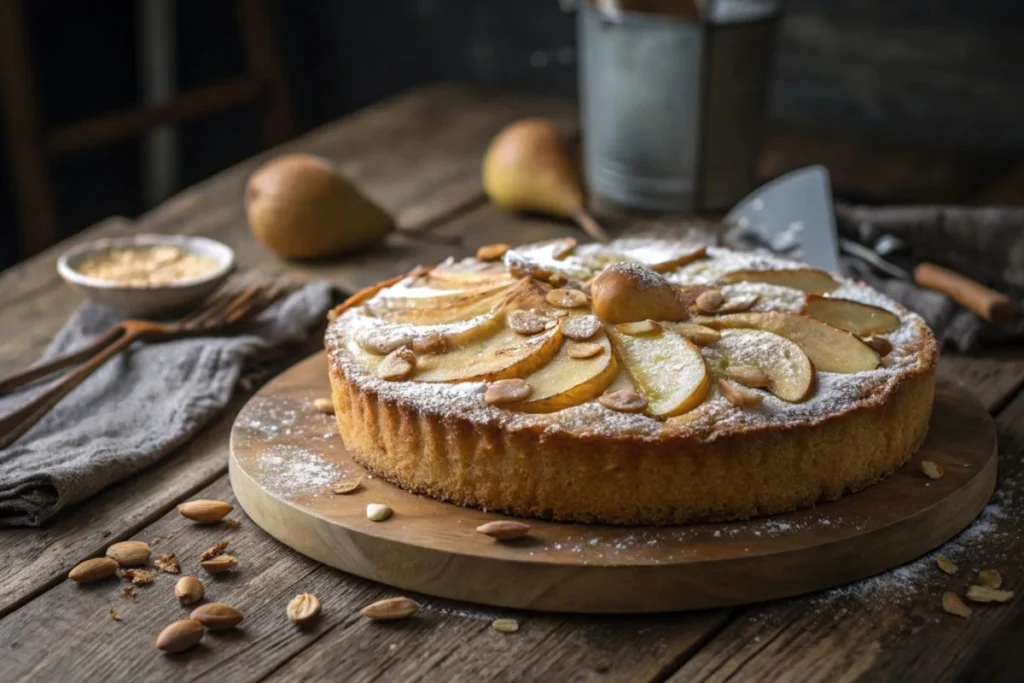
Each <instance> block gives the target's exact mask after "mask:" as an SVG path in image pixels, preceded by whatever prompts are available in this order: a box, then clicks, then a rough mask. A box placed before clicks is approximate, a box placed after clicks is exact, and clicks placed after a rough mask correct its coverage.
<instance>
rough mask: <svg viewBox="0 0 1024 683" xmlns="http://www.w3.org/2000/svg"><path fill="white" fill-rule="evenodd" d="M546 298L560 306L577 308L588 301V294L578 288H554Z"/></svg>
mask: <svg viewBox="0 0 1024 683" xmlns="http://www.w3.org/2000/svg"><path fill="white" fill-rule="evenodd" d="M544 298H545V299H546V300H547V302H548V303H549V304H551V305H552V306H558V307H559V308H577V307H579V306H585V305H586V303H587V295H586V294H584V293H583V292H581V291H580V290H578V289H564V288H561V289H552V290H551V291H550V292H548V293H547V295H546V296H545V297H544Z"/></svg>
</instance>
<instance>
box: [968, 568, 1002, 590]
mask: <svg viewBox="0 0 1024 683" xmlns="http://www.w3.org/2000/svg"><path fill="white" fill-rule="evenodd" d="M974 583H976V584H978V585H979V586H985V587H986V588H1002V587H1003V575H1002V574H1000V573H999V572H998V571H996V570H995V569H982V570H981V571H980V572H978V578H977V579H975V581H974Z"/></svg>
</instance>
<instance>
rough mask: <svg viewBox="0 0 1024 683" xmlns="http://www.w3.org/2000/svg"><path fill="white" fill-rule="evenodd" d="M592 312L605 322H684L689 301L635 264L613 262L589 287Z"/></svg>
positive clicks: (651, 272)
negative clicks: (647, 320)
mask: <svg viewBox="0 0 1024 683" xmlns="http://www.w3.org/2000/svg"><path fill="white" fill-rule="evenodd" d="M590 296H591V300H592V302H593V306H594V313H596V314H597V317H599V318H600V319H601V320H603V321H604V322H606V323H610V324H613V325H614V324H616V323H629V322H636V321H638V320H646V319H651V320H686V319H687V318H689V317H690V303H691V300H690V299H689V298H688V297H687V296H685V295H684V293H683V292H682V291H681V290H680V289H679V288H677V287H675V286H674V285H673V284H672V283H670V282H669V281H668V280H666V279H665V278H664V277H662V276H661V275H658V274H657V273H655V272H654V271H653V270H651V269H650V268H647V267H645V266H642V265H640V264H639V263H613V264H612V265H610V266H608V267H607V268H605V269H604V270H603V271H601V274H600V275H598V276H597V277H596V278H594V282H593V283H592V284H591V285H590Z"/></svg>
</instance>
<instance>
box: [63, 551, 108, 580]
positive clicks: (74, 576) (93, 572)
mask: <svg viewBox="0 0 1024 683" xmlns="http://www.w3.org/2000/svg"><path fill="white" fill-rule="evenodd" d="M117 567H118V564H117V562H115V561H114V560H112V559H111V558H109V557H94V558H92V559H89V560H86V561H85V562H80V563H78V564H76V565H75V566H74V567H73V568H72V569H71V571H70V572H68V578H69V579H71V580H72V581H74V582H75V583H95V582H96V581H102V580H103V579H109V578H110V577H111V576H113V575H114V572H116V571H117Z"/></svg>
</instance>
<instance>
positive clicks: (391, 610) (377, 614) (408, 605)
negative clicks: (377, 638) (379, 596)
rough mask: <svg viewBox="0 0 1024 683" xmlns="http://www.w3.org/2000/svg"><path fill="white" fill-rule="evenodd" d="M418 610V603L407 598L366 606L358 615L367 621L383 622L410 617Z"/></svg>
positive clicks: (391, 599) (390, 599) (379, 601)
mask: <svg viewBox="0 0 1024 683" xmlns="http://www.w3.org/2000/svg"><path fill="white" fill-rule="evenodd" d="M419 608H420V606H419V603H417V602H416V601H415V600H410V599H409V598H388V599H387V600H378V601H377V602H374V603H372V604H369V605H367V606H366V607H364V608H363V609H361V610H359V613H360V614H362V615H363V616H364V617H366V618H367V619H372V620H374V621H384V620H389V619H405V618H407V617H411V616H412V615H414V614H416V611H417V610H419Z"/></svg>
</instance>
